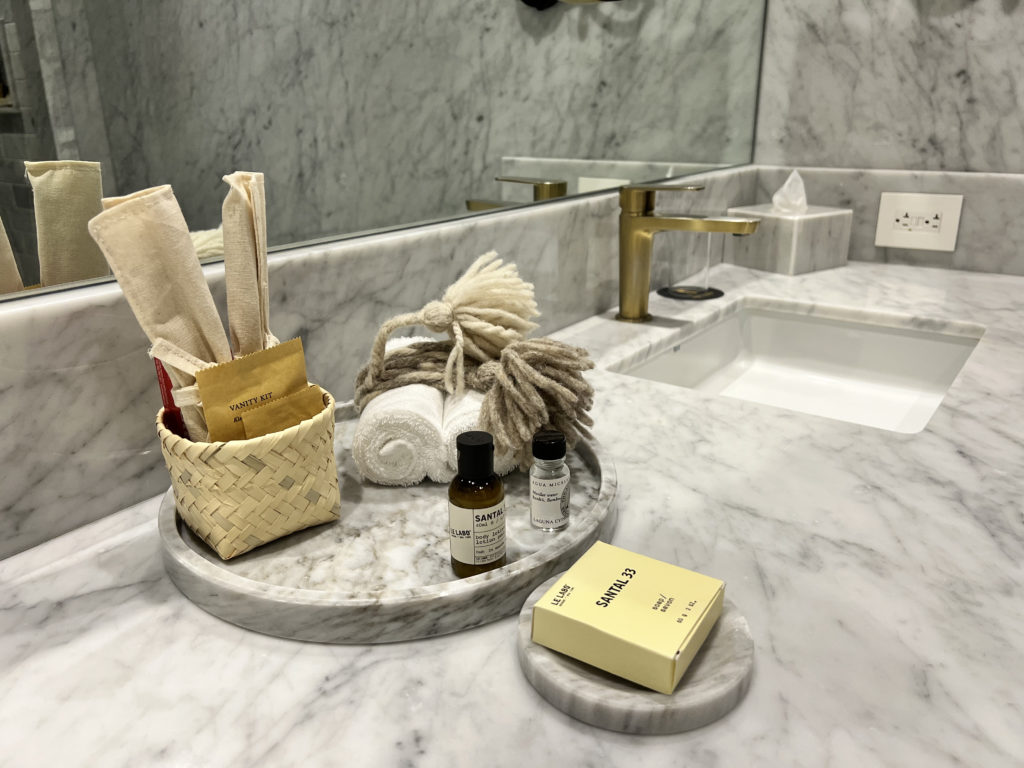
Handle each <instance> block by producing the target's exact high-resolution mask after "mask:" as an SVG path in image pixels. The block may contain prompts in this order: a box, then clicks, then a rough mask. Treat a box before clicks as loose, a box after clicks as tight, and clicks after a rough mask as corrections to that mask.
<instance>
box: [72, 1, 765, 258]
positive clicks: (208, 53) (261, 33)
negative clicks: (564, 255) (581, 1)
mask: <svg viewBox="0 0 1024 768" xmlns="http://www.w3.org/2000/svg"><path fill="white" fill-rule="evenodd" d="M57 11H58V16H59V17H60V18H61V19H62V21H63V28H64V29H68V30H70V31H71V32H72V33H71V34H67V35H65V37H64V40H63V42H64V47H65V48H66V49H67V51H66V52H65V53H64V58H65V60H66V61H65V69H68V68H71V67H72V65H74V64H80V63H85V64H87V65H90V66H81V67H76V68H71V71H70V72H69V73H68V78H69V84H68V89H69V90H73V88H74V87H79V86H89V85H90V84H91V80H90V77H89V73H90V72H92V71H94V75H93V76H92V80H95V81H96V82H97V83H98V84H99V96H100V99H99V102H98V103H97V104H96V105H94V106H92V108H91V109H90V110H89V113H91V114H92V117H93V119H92V120H91V121H90V122H92V123H98V124H100V125H101V126H103V127H104V128H105V131H106V138H107V143H108V151H109V153H110V164H111V165H112V167H113V169H114V175H115V183H116V187H117V190H118V192H119V193H120V194H124V193H127V192H130V191H133V190H135V189H140V188H143V187H147V186H151V185H153V184H157V183H170V184H172V185H173V186H174V188H175V190H176V191H177V192H178V194H179V197H180V199H181V200H182V205H183V208H184V213H185V217H186V219H187V220H188V222H189V224H190V226H191V228H192V229H205V228H209V227H213V226H216V220H217V218H218V217H219V212H220V204H221V200H222V197H223V194H222V192H221V191H220V190H219V188H218V182H219V179H220V176H221V175H223V174H224V173H228V172H231V171H233V170H236V169H239V168H251V169H259V170H261V171H263V172H264V173H266V175H267V181H268V185H267V211H268V232H269V238H270V242H272V243H275V244H276V243H288V242H297V241H302V240H307V239H309V238H311V237H319V236H323V235H329V234H335V233H339V232H353V231H360V230H367V229H371V228H374V227H380V226H387V225H393V224H395V223H397V222H414V221H424V220H430V219H434V218H437V217H438V216H442V215H452V214H456V213H459V212H465V200H466V198H467V197H495V196H496V194H495V192H494V191H492V190H494V189H496V184H495V182H493V177H494V176H496V175H498V174H499V172H500V161H501V156H502V155H510V154H516V155H526V154H536V155H540V156H544V157H574V158H615V159H619V160H637V161H649V160H659V161H669V162H672V161H675V162H680V161H692V162H712V163H717V162H725V163H737V162H747V161H749V159H750V155H751V149H752V142H753V137H752V127H753V120H754V110H755V101H756V88H757V72H758V68H759V53H760V50H759V45H758V42H759V40H760V36H761V30H762V18H763V14H764V7H763V4H762V3H750V2H744V1H743V0H729V2H721V1H720V2H716V3H709V2H702V3H687V4H684V5H683V6H680V7H673V6H669V5H666V4H663V3H606V4H602V5H600V6H596V5H595V6H593V7H590V8H575V9H573V8H568V7H566V6H559V7H556V8H553V9H551V10H549V11H545V12H543V13H538V12H537V11H535V10H533V9H531V8H528V7H527V6H526V5H524V4H522V3H520V2H518V0H514V1H512V2H500V3H495V2H491V0H350V1H349V2H347V3H345V4H344V5H343V6H340V5H336V4H332V3H327V2H322V0H321V1H318V2H312V3H306V4H301V5H295V4H281V3H275V2H269V1H268V0H224V1H223V2H219V3H215V4H210V3H204V2H197V1H196V0H188V1H187V2H175V3H161V4H158V5H157V6H153V7H147V8H145V9H143V8H141V7H139V8H137V7H134V6H131V5H126V4H124V3H119V2H114V1H111V0H90V2H88V3H84V4H82V3H80V0H61V2H60V3H59V4H58V7H57ZM67 19H71V20H73V21H74V22H75V27H74V29H71V25H70V24H69V23H68V22H67ZM75 30H77V33H76V32H75ZM81 30H87V34H83V33H82V31H81ZM90 40H91V54H92V55H91V56H90V55H89V51H82V50H81V49H83V48H85V47H86V46H87V44H89V42H90ZM62 84H63V83H62ZM666 88H669V89H670V92H671V93H672V94H673V96H672V97H671V98H666V97H665V93H666ZM638 115H642V119H638V117H637V116H638ZM94 146H96V147H97V148H99V147H100V144H98V143H94ZM91 159H97V160H99V159H103V160H105V159H106V158H99V157H94V158H91Z"/></svg>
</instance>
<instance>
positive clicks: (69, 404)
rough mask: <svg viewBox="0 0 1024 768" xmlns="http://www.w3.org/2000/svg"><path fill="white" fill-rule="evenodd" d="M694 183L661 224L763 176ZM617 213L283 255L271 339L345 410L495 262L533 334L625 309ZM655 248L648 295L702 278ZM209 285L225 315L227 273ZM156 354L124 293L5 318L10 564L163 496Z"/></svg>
mask: <svg viewBox="0 0 1024 768" xmlns="http://www.w3.org/2000/svg"><path fill="white" fill-rule="evenodd" d="M694 178H696V179H698V180H703V183H705V184H706V185H707V189H706V190H705V191H704V192H701V193H673V194H666V195H665V198H664V200H663V207H664V209H665V210H688V211H696V212H701V211H708V212H712V211H713V212H718V213H721V212H724V211H725V209H726V208H727V207H728V206H729V205H730V204H733V203H737V202H744V200H743V199H740V198H744V197H749V196H750V195H752V194H753V190H754V183H755V171H754V170H753V169H750V168H744V169H734V170H725V171H716V172H712V173H709V174H706V175H703V176H698V177H694ZM687 181H690V179H688V180H687ZM617 214H618V195H617V193H615V192H608V193H604V194H596V195H593V196H590V197H586V198H580V199H571V200H565V201H562V202H554V203H548V204H545V205H541V206H527V207H522V208H517V209H513V210H509V211H506V212H501V213H496V214H491V215H488V216H482V217H475V218H469V219H463V220H461V221H457V222H447V223H443V224H435V225H431V226H425V227H419V228H414V229H408V230H405V231H399V232H392V233H387V234H382V235H377V236H370V237H362V238H355V239H350V240H343V241H337V242H333V243H326V244H320V245H310V246H304V247H300V248H293V249H290V250H286V251H281V252H278V253H275V254H272V255H271V257H270V265H269V266H270V278H269V279H270V301H271V313H270V323H271V328H272V329H273V331H274V332H275V333H276V334H277V335H278V336H279V337H280V338H282V339H288V338H293V337H295V336H300V337H302V340H303V344H304V346H305V349H306V355H307V368H308V371H309V375H310V377H311V378H312V379H313V380H314V381H316V382H317V383H319V384H321V385H323V386H325V387H326V388H328V389H329V390H331V391H332V392H333V393H334V394H335V395H336V396H337V397H338V399H339V400H345V399H347V398H349V397H351V395H352V388H353V387H352V382H353V380H354V378H355V374H356V372H357V371H358V369H359V368H360V367H361V366H362V365H363V364H364V362H365V361H366V359H367V356H368V353H369V348H370V344H371V342H372V339H373V337H374V335H375V334H376V331H377V329H378V327H379V326H380V324H381V323H382V322H384V321H385V320H387V319H388V318H389V317H391V316H393V315H395V314H398V313H400V312H409V311H415V310H417V309H419V308H420V307H421V306H423V304H425V303H426V302H427V301H430V300H432V299H436V298H439V297H440V295H441V294H442V293H443V291H444V289H445V287H447V286H448V285H449V284H450V283H451V282H452V281H454V280H455V279H456V278H457V277H458V276H459V275H460V274H461V272H462V271H463V270H464V269H465V268H466V267H467V266H468V265H469V264H470V263H471V262H472V260H473V259H474V258H476V257H477V256H478V255H480V254H481V253H484V252H486V251H488V250H491V249H496V250H497V251H498V252H499V253H500V254H501V255H502V257H503V258H505V259H506V260H509V261H513V262H515V263H516V264H517V265H518V267H519V270H520V273H521V274H522V276H523V277H524V279H526V280H528V281H531V282H533V283H534V285H535V287H536V297H537V302H538V304H539V306H540V308H541V310H542V312H543V316H542V318H541V320H540V322H541V327H540V329H539V331H538V333H541V334H543V333H548V332H551V331H554V330H556V329H559V328H562V327H564V326H566V325H568V324H570V323H573V322H575V321H577V320H581V319H583V318H586V317H589V316H591V315H593V314H596V313H599V312H602V311H604V310H607V309H609V308H610V307H612V306H614V305H616V304H617V303H618V239H617V232H618V222H617ZM659 240H661V242H660V243H659V245H658V247H657V249H656V256H655V268H654V278H653V280H652V283H653V284H654V285H659V284H669V283H671V282H675V281H678V280H681V279H682V278H684V277H686V276H687V275H689V274H692V273H693V272H695V271H696V270H697V269H698V268H699V267H700V265H701V263H702V259H703V256H704V250H703V240H702V239H701V238H699V237H696V236H687V235H686V234H685V233H668V234H666V235H664V236H659ZM204 272H205V274H206V275H207V277H208V281H209V283H210V285H211V288H212V290H213V293H214V297H215V299H216V300H217V302H218V303H219V305H220V307H221V313H222V316H223V314H224V307H223V305H224V301H223V268H222V266H221V265H210V266H207V267H205V268H204ZM147 346H148V343H147V340H146V338H145V336H144V335H143V334H142V332H141V330H140V329H139V327H138V324H137V323H136V321H135V318H134V317H133V315H132V313H131V311H130V310H129V308H128V306H127V304H126V303H125V301H124V298H123V296H122V294H121V291H120V288H119V287H118V286H117V285H116V284H114V283H108V284H104V285H95V286H88V287H83V288H77V289H70V290H66V291H63V292H58V293H54V294H50V295H44V296H34V297H30V298H27V299H22V300H20V301H16V302H6V303H3V304H0V363H2V364H0V413H3V414H4V415H5V421H4V423H3V424H2V425H0V467H3V478H4V482H3V486H2V489H0V490H2V497H0V557H3V556H5V555H8V554H11V553H13V552H17V551H20V550H23V549H26V548H28V547H31V546H33V545H34V544H37V543H39V542H41V541H44V540H46V539H48V538H51V537H53V536H56V535H58V534H60V533H63V532H65V531H68V530H71V529H73V528H76V527H78V526H79V525H82V524H84V523H87V522H90V521H92V520H96V519H98V518H100V517H103V516H105V515H108V514H111V513H112V512H114V511H116V510H118V509H121V508H123V507H125V506H127V505H129V504H132V503H134V502H136V501H139V500H141V499H144V498H147V497H149V496H152V495H155V494H157V493H159V492H161V491H162V490H164V489H165V488H166V487H167V485H168V478H167V475H166V470H165V469H164V467H163V460H162V458H161V456H160V451H159V446H158V444H157V441H156V434H155V427H154V425H153V419H154V416H155V414H156V411H157V409H158V408H159V396H158V393H157V388H156V386H155V380H154V373H153V364H152V362H151V361H150V360H149V359H148V357H147V354H146V349H147Z"/></svg>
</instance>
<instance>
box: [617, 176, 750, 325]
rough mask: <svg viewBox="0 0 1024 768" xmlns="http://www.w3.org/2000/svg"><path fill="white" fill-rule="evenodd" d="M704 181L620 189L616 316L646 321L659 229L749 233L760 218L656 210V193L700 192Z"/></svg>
mask: <svg viewBox="0 0 1024 768" xmlns="http://www.w3.org/2000/svg"><path fill="white" fill-rule="evenodd" d="M702 189H704V187H703V186H702V185H698V184H686V185H669V184H655V185H629V186H625V187H622V188H621V189H620V190H619V207H620V209H621V210H620V212H619V313H618V314H617V315H616V316H615V319H616V320H624V321H626V322H630V323H644V322H647V321H648V320H650V319H651V316H650V314H648V312H647V295H648V294H649V293H650V291H651V246H652V245H653V243H654V236H655V234H657V233H658V232H665V231H668V230H671V231H675V232H726V233H729V234H733V235H749V234H751V233H752V232H753V231H754V230H756V229H757V225H758V224H759V223H760V220H759V219H746V218H739V217H736V216H684V215H676V214H658V215H655V214H654V202H655V196H656V195H657V193H658V192H659V191H661V190H664V191H666V192H697V191H699V190H702Z"/></svg>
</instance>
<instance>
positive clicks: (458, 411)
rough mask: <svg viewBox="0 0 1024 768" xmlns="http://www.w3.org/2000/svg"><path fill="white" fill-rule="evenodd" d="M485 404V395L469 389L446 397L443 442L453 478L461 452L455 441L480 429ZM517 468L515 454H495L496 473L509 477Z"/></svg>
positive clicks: (442, 432) (442, 430) (442, 423)
mask: <svg viewBox="0 0 1024 768" xmlns="http://www.w3.org/2000/svg"><path fill="white" fill-rule="evenodd" d="M483 403H484V396H483V394H482V393H480V392H477V391H475V390H472V389H467V390H466V391H465V392H463V394H461V395H445V398H444V419H443V421H442V422H441V440H442V441H443V444H444V455H445V462H446V464H447V466H448V468H449V469H450V470H451V473H452V477H454V476H455V471H456V470H457V469H458V468H459V452H458V449H457V448H456V446H455V441H456V439H457V438H458V436H459V435H461V434H462V433H463V432H469V431H470V430H474V429H479V428H480V408H481V406H482V405H483ZM515 468H516V458H515V454H514V453H504V454H501V453H495V454H494V471H495V473H497V474H499V475H507V474H508V473H509V472H511V471H512V470H513V469H515Z"/></svg>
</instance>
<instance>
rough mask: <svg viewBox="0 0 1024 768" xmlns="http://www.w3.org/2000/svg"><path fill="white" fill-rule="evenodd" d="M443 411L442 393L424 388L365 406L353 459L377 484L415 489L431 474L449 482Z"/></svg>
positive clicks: (392, 393) (400, 390) (389, 395)
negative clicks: (443, 443) (443, 438)
mask: <svg viewBox="0 0 1024 768" xmlns="http://www.w3.org/2000/svg"><path fill="white" fill-rule="evenodd" d="M443 413H444V395H443V394H442V393H441V392H440V391H439V390H437V389H434V388H433V387H428V386H427V385H426V384H410V385H408V386H405V387H398V388H397V389H392V390H390V391H388V392H383V393H381V394H380V395H378V396H377V397H375V398H374V399H373V400H371V401H370V402H369V403H367V404H366V407H365V408H363V411H362V413H361V414H360V415H359V423H358V425H357V426H356V432H355V435H354V436H353V438H352V458H353V460H354V461H355V463H356V467H357V468H358V469H359V471H360V473H362V475H363V477H365V478H366V479H367V480H369V481H371V482H374V483H378V484H379V485H415V484H416V483H419V482H421V481H422V480H423V478H424V477H427V476H429V477H430V478H431V479H432V480H435V481H436V482H446V481H445V479H444V478H445V477H448V480H450V479H451V477H452V476H453V475H448V467H447V464H446V462H445V458H444V451H443V450H442V441H441V420H442V417H443ZM453 474H454V473H453Z"/></svg>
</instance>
